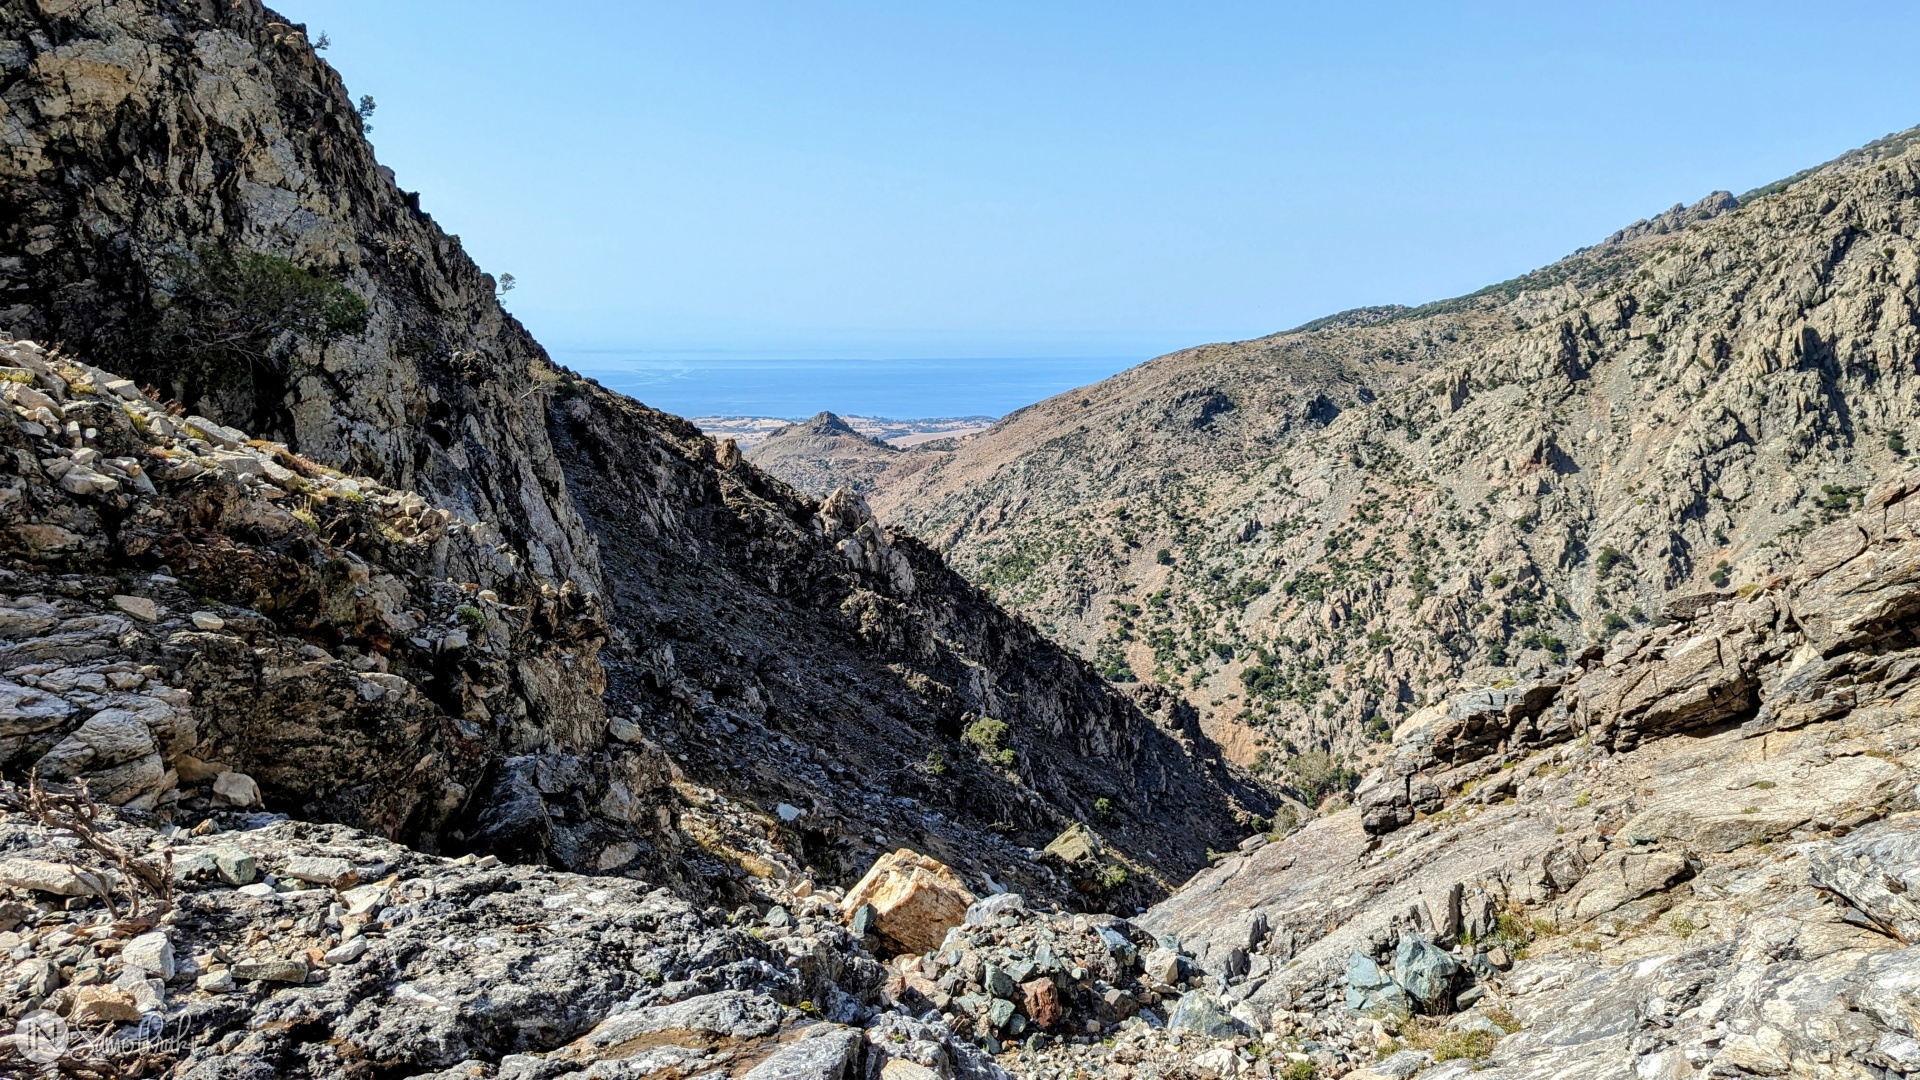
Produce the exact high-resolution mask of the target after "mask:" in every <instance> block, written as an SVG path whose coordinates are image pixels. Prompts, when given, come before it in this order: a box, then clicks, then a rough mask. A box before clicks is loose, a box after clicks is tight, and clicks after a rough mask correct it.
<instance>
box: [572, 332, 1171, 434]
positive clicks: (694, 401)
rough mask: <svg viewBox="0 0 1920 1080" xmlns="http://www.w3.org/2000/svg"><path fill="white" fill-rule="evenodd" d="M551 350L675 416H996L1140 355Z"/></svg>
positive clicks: (1132, 361) (1119, 368)
mask: <svg viewBox="0 0 1920 1080" xmlns="http://www.w3.org/2000/svg"><path fill="white" fill-rule="evenodd" d="M553 358H554V359H555V360H556V361H558V362H560V363H562V364H564V365H566V366H567V367H570V368H572V369H573V370H575V371H578V372H579V373H580V374H582V375H588V376H591V377H593V378H595V379H598V380H599V381H600V383H601V385H603V386H606V387H607V388H608V389H611V390H618V391H620V392H621V393H623V394H626V395H627V396H629V397H632V398H635V399H637V400H639V401H641V402H643V403H644V404H647V405H651V406H653V407H654V408H656V409H663V410H665V411H667V412H670V413H677V414H679V415H681V416H778V417H786V418H789V419H795V420H799V419H804V418H806V417H809V416H812V415H813V414H815V413H817V412H820V411H821V410H823V409H824V410H827V411H830V412H836V413H841V414H843V415H849V416H876V417H885V418H887V419H892V420H919V419H930V418H934V417H944V416H993V417H1000V416H1005V415H1006V414H1007V413H1010V412H1012V411H1014V410H1015V409H1018V408H1020V407H1022V406H1025V405H1031V404H1033V403H1034V402H1036V401H1042V400H1044V399H1046V398H1050V397H1052V396H1054V395H1055V394H1059V393H1064V392H1066V391H1068V390H1072V389H1075V388H1076V387H1081V386H1086V385H1088V384H1090V383H1096V382H1099V381H1100V380H1101V379H1104V378H1106V377H1107V376H1109V375H1113V374H1115V373H1117V372H1120V371H1123V370H1125V369H1127V368H1129V367H1132V366H1133V365H1135V364H1138V363H1140V362H1141V361H1142V360H1143V359H1145V358H1144V357H1112V356H1102V357H1048V358H1044V359H1033V358H1020V357H985V358H980V359H969V360H781V359H741V358H734V357H727V358H699V359H662V358H660V357H655V356H647V355H642V354H635V353H630V352H614V351H591V350H575V351H567V350H561V349H556V350H553Z"/></svg>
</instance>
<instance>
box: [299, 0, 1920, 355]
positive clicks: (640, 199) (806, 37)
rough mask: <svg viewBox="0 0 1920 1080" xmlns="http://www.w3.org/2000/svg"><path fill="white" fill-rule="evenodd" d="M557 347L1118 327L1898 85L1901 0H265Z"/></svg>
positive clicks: (1214, 301)
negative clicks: (1491, 0) (1476, 0)
mask: <svg viewBox="0 0 1920 1080" xmlns="http://www.w3.org/2000/svg"><path fill="white" fill-rule="evenodd" d="M278 6H279V8H280V10H282V12H283V13H284V14H286V15H287V16H288V17H290V18H293V19H296V20H298V21H301V22H304V23H306V24H307V25H308V27H309V28H310V31H311V32H313V33H314V34H315V35H316V36H317V34H318V32H320V31H325V32H326V33H327V34H328V36H329V37H330V38H331V40H332V47H331V49H330V50H329V51H328V52H327V53H326V54H325V55H326V57H327V59H328V60H329V61H331V62H332V63H333V64H334V65H335V66H336V67H337V68H339V70H340V71H341V72H342V74H343V75H344V76H345V78H346V81H347V85H348V87H349V88H350V89H351V90H352V92H353V93H354V94H355V95H356V96H358V95H360V94H363V93H364V94H371V95H373V96H374V97H375V98H376V99H377V101H378V102H379V109H378V112H377V113H376V115H375V116H374V118H373V122H374V133H373V140H374V143H375V144H376V146H377V147H378V150H379V155H380V158H381V160H382V161H383V162H385V163H386V164H388V165H391V166H392V167H393V168H394V169H395V170H396V172H397V173H398V176H399V179H400V182H401V184H402V185H403V186H405V187H407V188H408V189H411V190H419V191H421V192H422V193H423V194H422V200H421V201H422V205H423V206H424V207H425V208H426V209H427V210H428V211H429V212H431V213H432V214H433V215H434V216H435V217H436V218H437V219H438V220H439V221H440V222H441V224H442V225H443V226H444V227H446V228H447V229H448V230H449V231H451V232H455V233H458V234H459V235H460V236H461V238H462V239H463V241H464V242H465V243H466V245H467V248H468V250H469V251H471V252H472V253H473V255H474V257H475V258H476V259H477V260H478V261H479V262H480V264H481V265H482V266H484V267H485V268H487V269H488V270H491V271H493V272H495V273H499V272H503V271H505V272H511V273H513V274H514V275H515V276H516V277H517V278H518V279H519V281H520V283H521V284H520V288H519V289H517V290H516V291H515V292H514V293H512V294H511V295H510V296H509V297H508V301H509V307H511V308H512V309H513V310H514V311H515V313H516V314H518V315H519V316H520V317H521V318H522V319H524V320H525V321H526V322H527V324H528V325H529V326H530V327H531V328H532V329H533V330H534V332H535V333H536V334H537V335H538V336H540V338H541V339H542V340H543V341H545V342H546V343H548V345H549V346H552V347H555V348H557V349H559V350H562V351H571V350H579V349H588V348H607V349H620V350H631V351H635V352H640V353H655V354H662V355H686V356H700V355H740V356H860V357H864V356H872V357H886V356H915V357H941V356H1049V355H1054V356H1137V357H1146V356H1150V355H1153V354H1156V353H1160V352H1164V351H1167V350H1170V349H1173V348H1176V347H1180V346H1185V345H1190V344H1196V343H1199V342H1203V341H1214V340H1229V339H1239V338H1246V337H1253V336H1258V335H1261V334H1265V333H1270V332H1272V331H1275V330H1279V329H1283V328H1285V327H1288V326H1292V325H1295V324H1298V323H1300V322H1303V321H1306V320H1307V319H1310V318H1314V317H1316V316H1319V315H1323V314H1326V313H1328V312H1332V311H1335V310H1339V309H1342V308H1347V307H1353V306H1356V305H1361V304H1371V303H1387V302H1405V303H1418V302H1421V301H1425V300H1431V299H1436V298H1440V297H1444V296H1450V295H1455V294H1458V293H1462V292H1467V291H1470V290H1472V289H1474V288H1477V287H1479V286H1481V285H1485V284H1488V283H1490V282H1493V281H1497V280H1501V279H1504V278H1507V277H1511V276H1513V275H1514V274H1516V273H1520V272H1522V271H1525V270H1527V269H1530V268H1532V267H1535V266H1538V265H1541V264H1543V263H1546V262H1550V261H1552V260H1553V259H1555V258H1557V257H1559V256H1560V255H1562V254H1565V253H1566V252H1568V251H1571V250H1572V249H1574V248H1576V247H1579V246H1581V245H1583V244H1588V243H1591V242H1593V241H1594V240H1596V239H1598V238H1600V237H1602V236H1604V235H1605V234H1607V233H1608V232H1610V231H1612V230H1613V229H1615V228H1618V227H1619V226H1621V225H1624V224H1626V223H1628V222H1629V221H1632V220H1634V219H1636V218H1639V217H1644V216H1646V215H1648V214H1651V213H1654V212H1657V211H1659V210H1662V209H1664V208H1666V207H1667V206H1670V205H1672V204H1673V203H1675V202H1679V201H1692V200H1693V199H1696V198H1698V197H1700V196H1702V195H1704V194H1706V193H1707V192H1708V191H1711V190H1713V189H1715V188H1730V189H1732V190H1733V191H1735V192H1739V191H1743V190H1746V189H1748V188H1751V187H1755V186H1758V185H1760V184H1763V183H1766V182H1768V181H1771V180H1774V179H1777V178H1778V177H1780V176H1783V175H1786V174H1788V173H1791V172H1794V171H1795V170H1797V169H1800V168H1802V167H1805V166H1807V165H1810V164H1813V163H1816V162H1818V161H1822V160H1825V159H1826V158H1829V157H1832V156H1834V155H1835V154H1837V153H1840V152H1842V151H1844V150H1847V149H1849V148H1851V147H1853V146H1856V145H1859V144H1861V143H1863V142H1866V141H1869V140H1871V139H1873V138H1876V137H1878V136H1880V135H1883V134H1886V133H1887V132H1889V131H1893V130H1896V129H1900V128H1905V127H1908V126H1912V125H1914V124H1920V64H1917V63H1915V62H1914V47H1915V43H1916V42H1920V4H1914V3H1913V2H1912V0H1902V2H1899V3H1892V2H1888V3H1845V2H1826V3H1821V4H1806V3H1791V4H1789V3H1740V4H1733V3H1691V4H1679V3H1671V2H1669V3H1660V4H1653V3H1593V4H1560V3H1554V4H1521V3H1513V4H1434V3H1419V4H1416V3H1404V4H1392V3H1381V4H1364V3H1344V4H1337V5H1336V4H1316V5H1292V4H1281V3H1271V2H1269V3H1228V2H1221V3H1158V4H1148V3H1125V2H1103V3H1065V2H1059V3H1050V2H1044V0H1024V2H1005V3H1002V2H997V0H970V2H968V3H933V2H901V0H896V2H894V3H836V2H818V3H804V4H795V3H791V2H789V3H729V2H725V0H703V2H701V3H676V4H658V3H612V2H602V3H591V2H586V0H572V2H569V0H549V2H546V3H542V4H539V5H527V4H524V3H512V4H509V3H500V2H492V0H460V2H459V3H453V2H443V0H405V2H396V0H285V2H283V3H282V4H280V5H278Z"/></svg>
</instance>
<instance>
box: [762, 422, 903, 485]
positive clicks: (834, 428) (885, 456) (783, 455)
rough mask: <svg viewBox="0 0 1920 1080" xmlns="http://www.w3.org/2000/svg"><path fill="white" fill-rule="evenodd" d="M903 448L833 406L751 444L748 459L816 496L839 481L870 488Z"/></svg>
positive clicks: (892, 463)
mask: <svg viewBox="0 0 1920 1080" xmlns="http://www.w3.org/2000/svg"><path fill="white" fill-rule="evenodd" d="M902 453H903V451H901V450H898V449H896V448H894V447H891V446H888V445H887V444H886V443H884V442H882V441H880V440H879V439H876V438H873V437H871V436H868V435H862V434H861V433H860V432H858V431H855V430H854V429H853V428H852V426H850V425H849V424H848V423H847V422H846V421H844V420H842V419H840V418H839V417H837V416H835V415H833V414H832V413H830V412H823V413H821V414H820V415H818V416H815V417H814V418H813V419H811V420H807V421H804V422H802V423H798V424H790V425H788V426H786V427H783V428H781V429H779V430H778V431H775V432H774V433H773V434H772V435H769V436H768V437H767V438H766V439H765V440H764V441H762V442H760V443H758V444H756V445H754V446H750V447H748V448H747V450H746V455H747V460H748V461H751V462H753V463H754V464H755V465H756V466H758V467H760V468H762V469H764V470H766V471H767V472H769V473H771V474H773V475H774V476H777V477H779V478H780V479H782V480H785V481H786V482H787V483H789V484H791V485H793V486H794V487H795V488H797V489H799V490H800V491H802V492H804V493H806V494H808V495H811V496H813V497H814V498H816V499H821V498H825V497H826V496H827V495H828V494H829V493H831V492H832V491H833V490H834V489H835V488H839V487H845V488H851V489H852V490H854V491H857V492H860V493H861V494H866V493H867V492H869V491H871V490H872V489H873V480H874V478H875V477H877V476H879V475H880V474H882V473H884V472H886V471H887V470H888V469H890V468H892V467H893V465H894V463H895V462H896V461H897V460H898V458H899V457H900V455H901V454H902Z"/></svg>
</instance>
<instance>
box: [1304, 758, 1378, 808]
mask: <svg viewBox="0 0 1920 1080" xmlns="http://www.w3.org/2000/svg"><path fill="white" fill-rule="evenodd" d="M1286 775H1287V782H1288V783H1289V784H1290V785H1291V786H1292V787H1293V789H1294V790H1295V791H1297V792H1298V793H1299V794H1300V801H1301V802H1304V803H1306V804H1307V805H1308V806H1318V805H1319V804H1320V803H1321V801H1323V800H1324V799H1326V797H1327V796H1329V795H1333V794H1337V793H1339V792H1344V791H1351V790H1353V786H1354V784H1355V783H1357V782H1358V781H1359V779H1360V777H1359V774H1358V773H1356V772H1354V771H1353V770H1352V769H1350V768H1348V767H1347V766H1345V765H1343V764H1341V762H1340V759H1339V758H1337V757H1334V756H1333V755H1332V754H1329V753H1327V752H1326V751H1324V750H1309V751H1307V752H1306V753H1304V754H1295V755H1294V756H1293V757H1291V758H1288V759H1287V764H1286Z"/></svg>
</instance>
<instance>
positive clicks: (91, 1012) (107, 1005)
mask: <svg viewBox="0 0 1920 1080" xmlns="http://www.w3.org/2000/svg"><path fill="white" fill-rule="evenodd" d="M67 1019H68V1020H69V1021H71V1022H72V1023H73V1024H75V1025H77V1026H80V1027H92V1026H95V1025H98V1024H131V1023H134V1022H136V1021H138V1020H139V1019H140V1006H139V1005H138V1004H137V1003H136V1002H135V1001H134V1000H133V995H132V994H130V993H128V992H127V991H125V990H122V989H120V988H119V987H117V986H83V987H81V988H80V989H79V990H77V991H75V992H74V995H73V1009H72V1011H71V1012H69V1013H68V1014H67Z"/></svg>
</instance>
